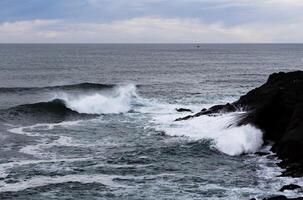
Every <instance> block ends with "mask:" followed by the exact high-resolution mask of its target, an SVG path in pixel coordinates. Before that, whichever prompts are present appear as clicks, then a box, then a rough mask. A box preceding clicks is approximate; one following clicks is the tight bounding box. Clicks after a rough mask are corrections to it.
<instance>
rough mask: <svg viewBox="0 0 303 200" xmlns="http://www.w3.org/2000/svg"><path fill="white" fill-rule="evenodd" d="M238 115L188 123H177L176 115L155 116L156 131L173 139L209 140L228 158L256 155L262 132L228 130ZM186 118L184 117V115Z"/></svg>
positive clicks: (197, 119)
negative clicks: (179, 137) (174, 137)
mask: <svg viewBox="0 0 303 200" xmlns="http://www.w3.org/2000/svg"><path fill="white" fill-rule="evenodd" d="M237 114H239V113H231V114H223V115H219V116H200V117H197V118H193V119H190V120H186V121H179V122H174V120H175V119H176V118H178V117H179V116H180V114H177V113H170V114H162V115H154V117H153V121H154V123H155V124H156V129H157V130H159V131H165V133H166V134H168V135H171V136H185V137H189V138H191V139H195V140H200V139H210V140H212V141H213V142H214V147H215V148H216V149H218V150H219V151H221V152H223V153H225V154H228V155H232V156H234V155H239V154H243V153H254V152H256V151H257V150H258V149H259V148H260V147H261V146H262V144H263V140H262V132H261V131H260V130H259V129H257V128H255V127H254V126H252V125H249V124H248V125H245V126H240V127H228V126H229V125H230V124H231V123H232V122H234V120H235V117H236V115H237ZM183 116H184V115H183Z"/></svg>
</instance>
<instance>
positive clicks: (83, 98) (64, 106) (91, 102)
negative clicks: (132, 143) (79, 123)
mask: <svg viewBox="0 0 303 200" xmlns="http://www.w3.org/2000/svg"><path fill="white" fill-rule="evenodd" d="M136 97H137V94H136V86H135V85H125V86H118V87H115V88H113V89H112V90H111V92H108V93H101V92H99V93H98V92H94V93H89V94H82V95H75V94H69V93H66V92H64V93H62V92H61V93H57V94H56V95H54V97H53V98H52V99H51V100H50V101H46V102H38V103H33V104H24V105H19V106H15V107H11V108H8V109H4V110H0V119H2V120H3V121H5V122H7V123H13V124H16V123H18V124H23V125H30V124H36V123H59V122H63V121H70V120H79V119H88V118H94V117H96V116H98V115H101V114H119V113H126V112H128V111H130V110H131V109H132V103H133V100H134V99H135V98H136Z"/></svg>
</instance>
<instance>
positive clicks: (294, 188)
mask: <svg viewBox="0 0 303 200" xmlns="http://www.w3.org/2000/svg"><path fill="white" fill-rule="evenodd" d="M300 188H301V186H299V185H295V184H289V185H284V186H283V187H282V188H281V189H280V191H281V192H284V191H285V190H296V189H300Z"/></svg>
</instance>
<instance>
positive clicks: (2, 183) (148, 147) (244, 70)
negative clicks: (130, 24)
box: [0, 44, 303, 200]
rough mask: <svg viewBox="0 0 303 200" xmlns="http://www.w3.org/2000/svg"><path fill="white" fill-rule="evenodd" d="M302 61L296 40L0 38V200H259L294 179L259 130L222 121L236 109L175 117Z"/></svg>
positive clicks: (237, 92)
mask: <svg viewBox="0 0 303 200" xmlns="http://www.w3.org/2000/svg"><path fill="white" fill-rule="evenodd" d="M302 58H303V45H201V48H196V46H195V45H192V44H186V45H0V109H1V110H0V123H1V125H0V199H22V200H23V199H89V200H90V199H250V198H253V197H257V198H259V199H261V198H263V197H268V196H270V195H272V194H280V193H279V192H277V191H278V190H279V189H280V188H281V187H282V186H283V184H286V183H299V184H302V180H301V179H289V178H280V177H277V175H279V173H280V169H279V168H277V167H276V165H275V162H277V161H276V159H275V157H274V156H272V155H269V156H267V157H262V158H261V157H257V156H255V155H254V154H253V153H254V152H256V151H258V150H259V149H260V148H264V147H261V146H262V143H263V141H262V133H261V132H260V131H259V130H257V129H255V128H254V127H252V126H250V125H247V126H244V127H238V128H235V127H233V128H226V127H227V126H228V125H229V124H230V122H232V120H233V119H234V117H235V116H236V115H237V113H234V114H226V115H221V116H217V117H205V116H204V117H200V118H197V119H193V120H189V121H184V122H174V119H176V118H178V117H182V116H185V115H187V113H177V112H176V110H175V109H176V108H180V107H186V108H190V109H192V110H193V111H199V110H200V109H202V108H203V107H209V106H211V105H213V104H216V103H226V102H230V101H233V100H235V99H237V98H238V97H239V96H240V95H243V94H245V93H246V92H247V91H248V90H250V89H252V88H254V87H257V86H259V85H261V84H262V83H264V82H265V81H266V79H267V77H268V75H269V74H270V73H273V72H277V71H292V70H298V69H303V60H302ZM267 148H268V147H267ZM243 153H245V154H243ZM286 194H287V195H288V196H290V197H292V196H293V197H295V196H300V195H302V193H298V192H288V193H286Z"/></svg>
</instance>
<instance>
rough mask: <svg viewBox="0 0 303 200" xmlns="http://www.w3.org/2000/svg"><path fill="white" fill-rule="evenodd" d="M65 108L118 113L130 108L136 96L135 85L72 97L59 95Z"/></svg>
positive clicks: (81, 111)
mask: <svg viewBox="0 0 303 200" xmlns="http://www.w3.org/2000/svg"><path fill="white" fill-rule="evenodd" d="M61 98H62V99H63V101H64V102H65V105H66V107H67V108H69V109H71V110H73V111H76V112H78V113H85V114H119V113H125V112H128V111H130V110H131V109H132V104H133V103H134V102H133V100H134V99H135V98H138V95H137V93H136V86H135V85H132V84H129V85H125V86H120V87H117V88H115V89H114V91H113V92H112V93H111V94H107V95H104V94H101V93H94V94H91V95H84V96H79V97H74V96H70V95H67V94H65V95H63V96H61Z"/></svg>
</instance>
